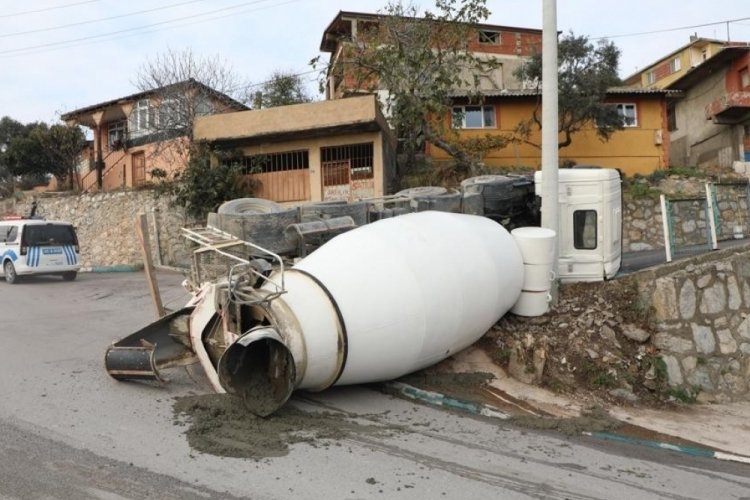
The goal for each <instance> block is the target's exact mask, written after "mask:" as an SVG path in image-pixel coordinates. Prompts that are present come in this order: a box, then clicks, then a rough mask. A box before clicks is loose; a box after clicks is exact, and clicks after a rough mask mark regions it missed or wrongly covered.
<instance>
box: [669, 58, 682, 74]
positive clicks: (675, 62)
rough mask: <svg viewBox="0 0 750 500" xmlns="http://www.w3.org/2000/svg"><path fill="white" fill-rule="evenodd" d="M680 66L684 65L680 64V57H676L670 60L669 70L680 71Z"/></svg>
mask: <svg viewBox="0 0 750 500" xmlns="http://www.w3.org/2000/svg"><path fill="white" fill-rule="evenodd" d="M680 68H682V65H681V64H680V58H679V57H675V58H674V59H672V60H671V61H669V72H670V73H676V72H678V71H680Z"/></svg>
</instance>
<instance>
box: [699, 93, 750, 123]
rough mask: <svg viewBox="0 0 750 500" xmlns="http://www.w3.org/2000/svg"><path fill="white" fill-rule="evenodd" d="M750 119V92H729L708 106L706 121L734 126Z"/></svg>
mask: <svg viewBox="0 0 750 500" xmlns="http://www.w3.org/2000/svg"><path fill="white" fill-rule="evenodd" d="M748 118H750V92H739V91H738V92H727V93H726V94H724V95H723V96H721V97H720V98H718V99H716V100H715V101H713V102H712V103H711V104H709V105H708V106H706V119H708V120H713V122H714V123H716V124H719V125H733V124H736V123H740V122H743V121H745V120H747V119H748Z"/></svg>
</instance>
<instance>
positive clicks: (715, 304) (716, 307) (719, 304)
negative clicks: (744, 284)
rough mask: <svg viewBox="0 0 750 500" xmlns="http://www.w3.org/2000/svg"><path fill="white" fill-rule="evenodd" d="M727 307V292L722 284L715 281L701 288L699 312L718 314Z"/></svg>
mask: <svg viewBox="0 0 750 500" xmlns="http://www.w3.org/2000/svg"><path fill="white" fill-rule="evenodd" d="M726 307H727V292H726V290H725V289H724V284H723V283H722V282H720V281H717V282H715V283H714V284H713V285H711V286H710V287H707V288H705V289H704V290H703V294H702V296H701V301H700V312H701V313H703V314H718V313H720V312H722V311H724V310H725V309H726Z"/></svg>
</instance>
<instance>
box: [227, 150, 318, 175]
mask: <svg viewBox="0 0 750 500" xmlns="http://www.w3.org/2000/svg"><path fill="white" fill-rule="evenodd" d="M230 163H233V162H230ZM238 163H239V165H240V166H241V167H242V173H243V174H269V173H274V172H287V171H289V170H304V169H308V168H310V157H309V154H308V152H307V150H299V151H284V152H282V153H266V154H258V155H252V156H245V157H243V158H241V159H240V161H239V162H238Z"/></svg>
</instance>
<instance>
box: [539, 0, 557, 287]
mask: <svg viewBox="0 0 750 500" xmlns="http://www.w3.org/2000/svg"><path fill="white" fill-rule="evenodd" d="M542 1H543V4H542V9H543V12H542V19H543V22H542V227H545V228H548V229H552V230H553V231H554V232H555V234H556V235H558V236H557V237H556V238H555V252H554V261H553V263H552V269H553V271H554V272H555V273H557V267H558V261H559V245H560V243H559V241H560V238H559V233H560V231H559V225H560V214H559V200H558V198H559V191H558V187H557V186H558V166H559V160H560V153H559V151H558V149H557V147H558V139H559V138H558V132H557V129H558V109H557V107H558V89H557V0H542ZM552 296H553V297H556V296H557V286H556V285H553V287H552Z"/></svg>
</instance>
